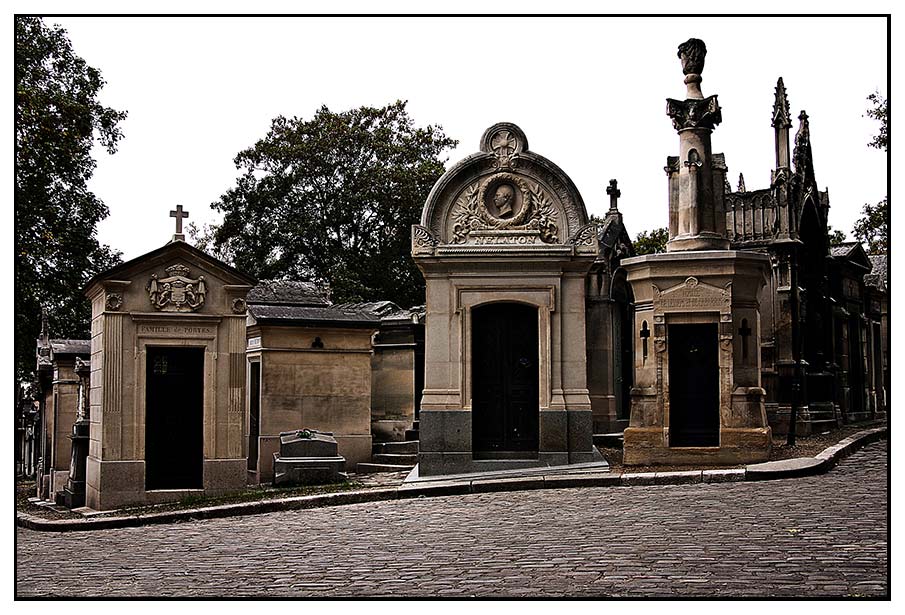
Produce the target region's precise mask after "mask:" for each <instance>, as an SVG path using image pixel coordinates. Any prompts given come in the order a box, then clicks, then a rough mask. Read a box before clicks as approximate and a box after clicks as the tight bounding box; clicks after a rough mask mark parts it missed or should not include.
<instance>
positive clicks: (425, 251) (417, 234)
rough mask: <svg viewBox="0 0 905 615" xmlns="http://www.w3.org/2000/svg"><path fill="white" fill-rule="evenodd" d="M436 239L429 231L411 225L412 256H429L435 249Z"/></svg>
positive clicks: (416, 225)
mask: <svg viewBox="0 0 905 615" xmlns="http://www.w3.org/2000/svg"><path fill="white" fill-rule="evenodd" d="M437 243H439V242H438V241H437V238H436V237H435V236H434V234H433V233H431V232H430V229H429V228H427V227H426V226H421V225H420V224H413V225H412V255H414V256H430V255H433V253H434V250H435V249H436V247H437Z"/></svg>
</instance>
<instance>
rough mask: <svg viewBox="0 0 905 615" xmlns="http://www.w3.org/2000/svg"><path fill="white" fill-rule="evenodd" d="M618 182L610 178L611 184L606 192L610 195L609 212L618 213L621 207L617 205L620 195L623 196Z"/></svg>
mask: <svg viewBox="0 0 905 615" xmlns="http://www.w3.org/2000/svg"><path fill="white" fill-rule="evenodd" d="M617 184H618V182H617V181H616V180H615V179H611V180H610V185H609V186H607V189H606V193H607V194H608V195H610V211H609V212H608V213H618V212H619V207H618V206H617V201H618V200H619V197H620V196H622V191H621V190H619V188H617Z"/></svg>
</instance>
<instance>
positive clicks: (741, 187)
mask: <svg viewBox="0 0 905 615" xmlns="http://www.w3.org/2000/svg"><path fill="white" fill-rule="evenodd" d="M738 191H739V192H745V176H744V175H743V174H741V173H739V174H738Z"/></svg>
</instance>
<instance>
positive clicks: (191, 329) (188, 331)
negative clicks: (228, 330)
mask: <svg viewBox="0 0 905 615" xmlns="http://www.w3.org/2000/svg"><path fill="white" fill-rule="evenodd" d="M139 331H140V332H141V333H166V334H169V335H211V334H213V332H214V330H213V329H212V328H211V327H197V326H182V325H141V327H140V328H139Z"/></svg>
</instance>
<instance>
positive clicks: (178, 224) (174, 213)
mask: <svg viewBox="0 0 905 615" xmlns="http://www.w3.org/2000/svg"><path fill="white" fill-rule="evenodd" d="M170 217H171V218H176V234H177V235H182V219H183V218H188V217H189V212H187V211H182V205H177V206H176V209H175V210H173V211H171V212H170Z"/></svg>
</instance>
